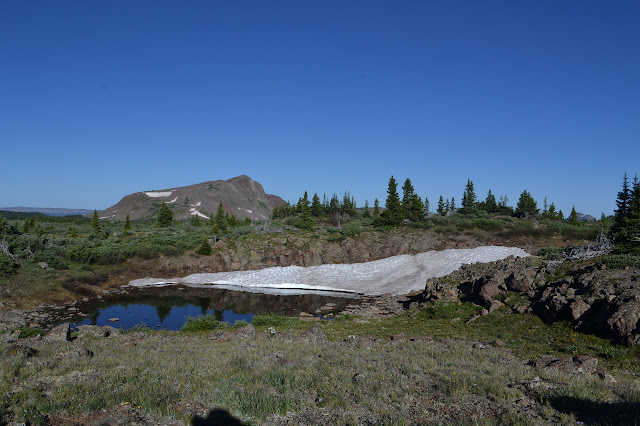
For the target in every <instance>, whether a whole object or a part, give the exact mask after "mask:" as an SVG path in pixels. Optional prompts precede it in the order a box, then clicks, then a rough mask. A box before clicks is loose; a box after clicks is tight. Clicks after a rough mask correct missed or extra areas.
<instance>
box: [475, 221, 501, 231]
mask: <svg viewBox="0 0 640 426" xmlns="http://www.w3.org/2000/svg"><path fill="white" fill-rule="evenodd" d="M473 227H474V228H479V229H484V230H485V231H498V230H500V229H502V228H504V222H503V221H501V220H499V219H474V220H473Z"/></svg>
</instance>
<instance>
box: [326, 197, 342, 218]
mask: <svg viewBox="0 0 640 426" xmlns="http://www.w3.org/2000/svg"><path fill="white" fill-rule="evenodd" d="M341 207H342V206H341V205H340V200H339V199H338V195H337V194H333V196H332V197H331V201H329V214H332V215H333V214H335V213H337V212H339V211H340V208H341Z"/></svg>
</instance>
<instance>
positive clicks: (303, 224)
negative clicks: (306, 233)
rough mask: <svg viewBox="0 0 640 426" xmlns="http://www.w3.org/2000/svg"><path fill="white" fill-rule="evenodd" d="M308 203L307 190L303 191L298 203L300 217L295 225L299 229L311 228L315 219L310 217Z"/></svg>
mask: <svg viewBox="0 0 640 426" xmlns="http://www.w3.org/2000/svg"><path fill="white" fill-rule="evenodd" d="M309 204H310V203H309V198H308V195H307V191H305V192H304V197H303V198H302V202H301V203H300V217H299V218H298V220H297V221H296V226H297V227H298V228H300V229H313V227H314V225H315V221H314V220H313V218H312V217H311V207H310V206H309Z"/></svg>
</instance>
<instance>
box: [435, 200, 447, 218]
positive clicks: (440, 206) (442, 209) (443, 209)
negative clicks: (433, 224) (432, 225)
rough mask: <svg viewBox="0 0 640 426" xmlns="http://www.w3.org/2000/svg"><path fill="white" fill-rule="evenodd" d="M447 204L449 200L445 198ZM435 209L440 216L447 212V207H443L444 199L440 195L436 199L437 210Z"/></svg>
mask: <svg viewBox="0 0 640 426" xmlns="http://www.w3.org/2000/svg"><path fill="white" fill-rule="evenodd" d="M448 204H449V201H448V200H447V206H448ZM436 211H437V213H438V214H439V215H442V216H444V215H446V214H447V207H445V203H444V199H443V198H442V195H441V196H440V198H439V199H438V210H436Z"/></svg>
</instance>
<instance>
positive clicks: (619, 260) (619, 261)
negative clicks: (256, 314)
mask: <svg viewBox="0 0 640 426" xmlns="http://www.w3.org/2000/svg"><path fill="white" fill-rule="evenodd" d="M639 262H640V259H639V258H638V256H634V255H632V254H612V255H609V256H606V257H605V258H604V259H602V260H601V261H600V264H601V265H605V266H606V267H607V268H609V269H624V268H626V267H627V266H630V267H634V266H640V264H639Z"/></svg>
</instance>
